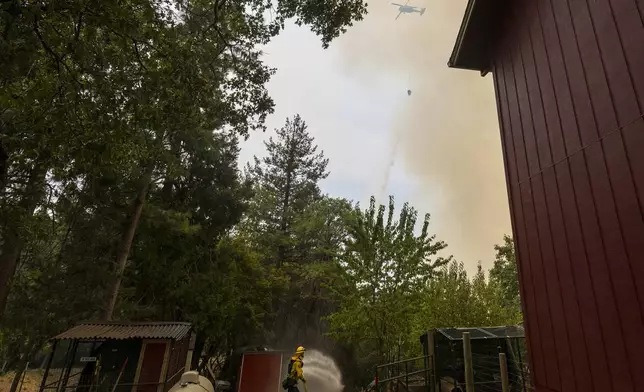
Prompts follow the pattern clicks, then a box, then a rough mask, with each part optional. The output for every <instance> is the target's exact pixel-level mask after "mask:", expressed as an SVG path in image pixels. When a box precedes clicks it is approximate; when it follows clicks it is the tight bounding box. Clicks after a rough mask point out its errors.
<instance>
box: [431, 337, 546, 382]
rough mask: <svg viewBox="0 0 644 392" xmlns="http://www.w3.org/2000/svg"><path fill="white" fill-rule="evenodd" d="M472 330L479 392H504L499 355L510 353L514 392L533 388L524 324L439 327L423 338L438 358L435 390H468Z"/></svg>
mask: <svg viewBox="0 0 644 392" xmlns="http://www.w3.org/2000/svg"><path fill="white" fill-rule="evenodd" d="M465 332H469V333H470V339H471V348H472V349H471V351H472V370H473V373H474V384H475V389H476V392H492V391H501V390H502V389H501V365H500V362H499V354H500V353H504V354H505V355H506V363H507V368H508V379H509V387H510V391H511V392H528V391H530V390H532V389H533V388H532V382H531V378H530V372H529V367H528V363H527V350H526V346H525V331H524V329H523V326H521V325H510V326H500V327H485V328H483V327H473V328H438V329H434V330H431V331H429V332H428V333H427V334H424V335H423V336H421V337H420V340H421V344H422V345H423V350H424V352H425V354H426V355H431V356H432V357H433V358H434V373H435V378H436V385H434V388H433V390H434V391H437V392H438V391H441V392H442V391H449V392H451V391H453V390H456V391H458V390H459V389H460V390H461V391H465V390H466V388H465V361H464V352H463V333H465Z"/></svg>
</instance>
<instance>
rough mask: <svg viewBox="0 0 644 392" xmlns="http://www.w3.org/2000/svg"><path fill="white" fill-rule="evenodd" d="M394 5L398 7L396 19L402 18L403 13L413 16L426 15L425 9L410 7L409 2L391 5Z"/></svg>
mask: <svg viewBox="0 0 644 392" xmlns="http://www.w3.org/2000/svg"><path fill="white" fill-rule="evenodd" d="M391 4H392V5H395V6H397V7H398V11H399V12H398V16H396V19H398V18H399V17H400V15H402V14H403V13H405V14H413V13H414V12H418V13H419V14H421V15H422V14H424V13H425V9H426V8H425V7H422V8H421V7H414V6H413V5H409V0H407V2H406V3H405V4H404V5H403V4H397V3H391Z"/></svg>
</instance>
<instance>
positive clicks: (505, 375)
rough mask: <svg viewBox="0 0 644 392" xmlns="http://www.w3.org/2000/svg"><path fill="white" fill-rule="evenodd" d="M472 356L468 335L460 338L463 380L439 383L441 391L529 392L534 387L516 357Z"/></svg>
mask: <svg viewBox="0 0 644 392" xmlns="http://www.w3.org/2000/svg"><path fill="white" fill-rule="evenodd" d="M518 358H519V359H518V360H517V359H515V358H513V357H510V358H508V356H507V355H506V353H503V352H499V353H498V354H497V355H489V354H487V355H486V354H478V353H474V354H472V349H471V341H470V335H469V333H465V334H463V362H464V365H465V375H464V380H454V379H450V380H441V384H443V385H445V387H446V388H445V389H444V390H449V391H450V392H451V391H467V392H475V391H476V392H532V391H533V390H534V386H533V383H532V378H531V377H530V371H529V368H528V366H527V364H526V363H525V362H524V361H523V360H522V359H521V357H520V356H519V357H518ZM450 387H451V389H450Z"/></svg>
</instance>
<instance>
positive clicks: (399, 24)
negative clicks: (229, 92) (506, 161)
mask: <svg viewBox="0 0 644 392" xmlns="http://www.w3.org/2000/svg"><path fill="white" fill-rule="evenodd" d="M466 2H467V1H466V0H411V1H410V2H409V5H413V6H417V7H426V12H425V13H424V15H422V16H420V15H419V14H417V13H415V14H402V15H401V16H400V18H398V20H394V18H395V17H396V15H397V13H398V11H397V7H395V6H393V5H391V3H390V2H388V1H384V0H378V1H374V2H371V3H370V4H369V8H368V9H369V14H368V15H367V16H366V18H365V20H364V21H362V22H359V23H357V24H356V25H355V26H353V27H352V28H351V29H349V31H348V32H347V34H345V35H344V36H342V37H340V38H339V39H338V40H337V41H336V42H335V43H334V44H333V46H334V48H335V49H336V50H338V51H339V52H340V53H341V56H340V58H341V67H342V70H343V72H345V73H346V74H347V75H349V76H350V77H351V78H352V79H354V80H357V81H359V83H361V84H363V85H365V86H369V85H371V84H377V83H379V82H380V81H382V80H383V79H391V78H396V79H397V80H400V100H401V102H403V104H401V105H396V107H395V108H394V109H392V110H396V115H395V119H396V121H394V122H393V125H391V129H390V133H391V135H390V140H392V142H391V146H390V149H391V151H390V152H389V153H387V154H385V156H384V157H383V159H386V160H389V162H388V164H386V165H383V167H387V168H389V167H392V166H394V165H403V166H404V169H405V171H406V172H407V173H409V174H410V175H413V176H414V177H415V178H416V180H417V183H418V187H417V189H416V190H415V192H414V193H413V196H412V200H410V201H411V202H412V203H413V204H414V206H415V207H416V208H417V209H419V210H420V212H421V213H424V212H430V213H431V214H432V222H433V223H432V226H431V227H432V228H433V230H434V232H435V233H436V234H437V236H438V238H439V239H441V240H444V241H446V242H447V243H448V245H449V247H448V253H450V254H453V255H454V256H455V257H456V258H457V259H459V260H462V261H464V262H465V264H466V266H467V267H468V270H470V271H473V270H474V268H475V266H476V263H477V262H478V261H482V262H483V265H484V266H485V267H489V266H490V265H491V263H492V261H493V259H494V249H493V246H494V244H496V243H501V242H502V237H503V235H504V234H510V233H511V229H510V219H509V208H508V198H507V191H506V185H505V175H504V170H503V160H502V152H501V144H500V136H499V125H498V118H497V112H496V106H495V100H494V90H493V79H492V75H491V74H489V75H487V76H486V77H484V78H483V77H481V75H480V73H478V72H474V71H464V70H456V69H450V68H448V67H447V61H448V59H449V56H450V54H451V51H452V47H453V45H454V41H455V39H456V35H457V33H458V29H459V26H460V23H461V20H462V17H463V12H464V9H465V5H466ZM403 3H404V0H403ZM408 89H410V90H411V91H412V94H411V96H408V94H407V90H408ZM390 175H391V174H390V172H389V171H388V169H384V170H383V173H382V174H381V176H382V182H383V183H384V182H385V181H391V179H390V178H388V177H389V176H390ZM401 202H402V200H401Z"/></svg>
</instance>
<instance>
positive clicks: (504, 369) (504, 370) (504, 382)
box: [499, 353, 510, 392]
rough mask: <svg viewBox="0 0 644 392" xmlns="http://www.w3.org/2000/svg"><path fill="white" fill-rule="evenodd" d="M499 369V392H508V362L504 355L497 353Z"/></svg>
mask: <svg viewBox="0 0 644 392" xmlns="http://www.w3.org/2000/svg"><path fill="white" fill-rule="evenodd" d="M499 369H501V390H502V392H510V380H509V379H508V361H507V359H506V358H505V353H499Z"/></svg>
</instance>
